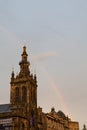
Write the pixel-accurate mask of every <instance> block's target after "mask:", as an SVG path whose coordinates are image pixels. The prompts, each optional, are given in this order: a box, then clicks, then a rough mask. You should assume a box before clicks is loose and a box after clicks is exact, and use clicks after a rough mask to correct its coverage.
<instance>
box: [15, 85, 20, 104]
mask: <svg viewBox="0 0 87 130" xmlns="http://www.w3.org/2000/svg"><path fill="white" fill-rule="evenodd" d="M15 101H16V102H19V88H18V87H16V88H15Z"/></svg>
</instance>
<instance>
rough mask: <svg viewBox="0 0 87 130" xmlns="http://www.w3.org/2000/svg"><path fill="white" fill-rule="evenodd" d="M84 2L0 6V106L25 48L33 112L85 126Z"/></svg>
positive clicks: (19, 0)
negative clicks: (34, 86)
mask: <svg viewBox="0 0 87 130" xmlns="http://www.w3.org/2000/svg"><path fill="white" fill-rule="evenodd" d="M86 35H87V0H0V104H2V103H3V104H4V103H9V98H10V76H11V72H12V68H13V67H14V71H15V74H17V73H18V72H19V65H18V64H19V61H20V60H21V53H22V47H23V46H24V45H26V47H27V52H28V55H29V56H28V59H29V61H30V62H31V72H32V73H36V74H37V79H38V94H37V96H38V106H41V107H42V108H43V111H44V112H50V110H51V108H52V107H54V108H55V110H56V111H59V110H62V111H63V112H64V113H65V114H66V115H68V116H69V117H70V118H71V119H72V120H76V121H78V122H79V123H80V128H81V129H82V127H83V124H84V123H85V124H86V125H87V36H86Z"/></svg>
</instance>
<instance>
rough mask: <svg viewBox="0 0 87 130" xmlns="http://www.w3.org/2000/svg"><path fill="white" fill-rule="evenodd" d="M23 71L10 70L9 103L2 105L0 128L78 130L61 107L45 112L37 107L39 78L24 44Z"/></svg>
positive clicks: (76, 125) (4, 129)
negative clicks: (57, 110)
mask: <svg viewBox="0 0 87 130" xmlns="http://www.w3.org/2000/svg"><path fill="white" fill-rule="evenodd" d="M19 66H20V71H19V73H18V74H17V75H16V76H15V74H14V71H12V74H11V81H10V104H1V105H0V130H70V129H71V130H79V124H78V122H73V121H71V120H70V119H69V118H68V117H66V116H65V114H64V113H63V112H62V111H59V112H55V109H54V108H52V109H51V112H49V113H44V112H42V108H41V107H38V108H37V78H36V75H32V74H31V72H30V68H29V67H30V62H29V61H28V54H27V52H26V47H25V46H24V47H23V53H22V55H21V61H20V62H19Z"/></svg>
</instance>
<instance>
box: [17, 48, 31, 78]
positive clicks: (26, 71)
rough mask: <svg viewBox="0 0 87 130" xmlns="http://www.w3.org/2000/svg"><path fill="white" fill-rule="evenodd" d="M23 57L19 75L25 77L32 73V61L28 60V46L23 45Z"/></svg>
mask: <svg viewBox="0 0 87 130" xmlns="http://www.w3.org/2000/svg"><path fill="white" fill-rule="evenodd" d="M21 56H22V59H21V61H20V62H19V65H20V73H19V76H21V77H24V76H28V75H30V70H29V66H30V62H28V61H27V57H28V54H27V52H26V46H24V47H23V53H22V54H21Z"/></svg>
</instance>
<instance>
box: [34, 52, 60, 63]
mask: <svg viewBox="0 0 87 130" xmlns="http://www.w3.org/2000/svg"><path fill="white" fill-rule="evenodd" d="M54 56H57V52H55V51H49V52H45V53H42V54H40V55H37V56H32V60H33V61H42V60H46V59H48V58H50V57H54Z"/></svg>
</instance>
